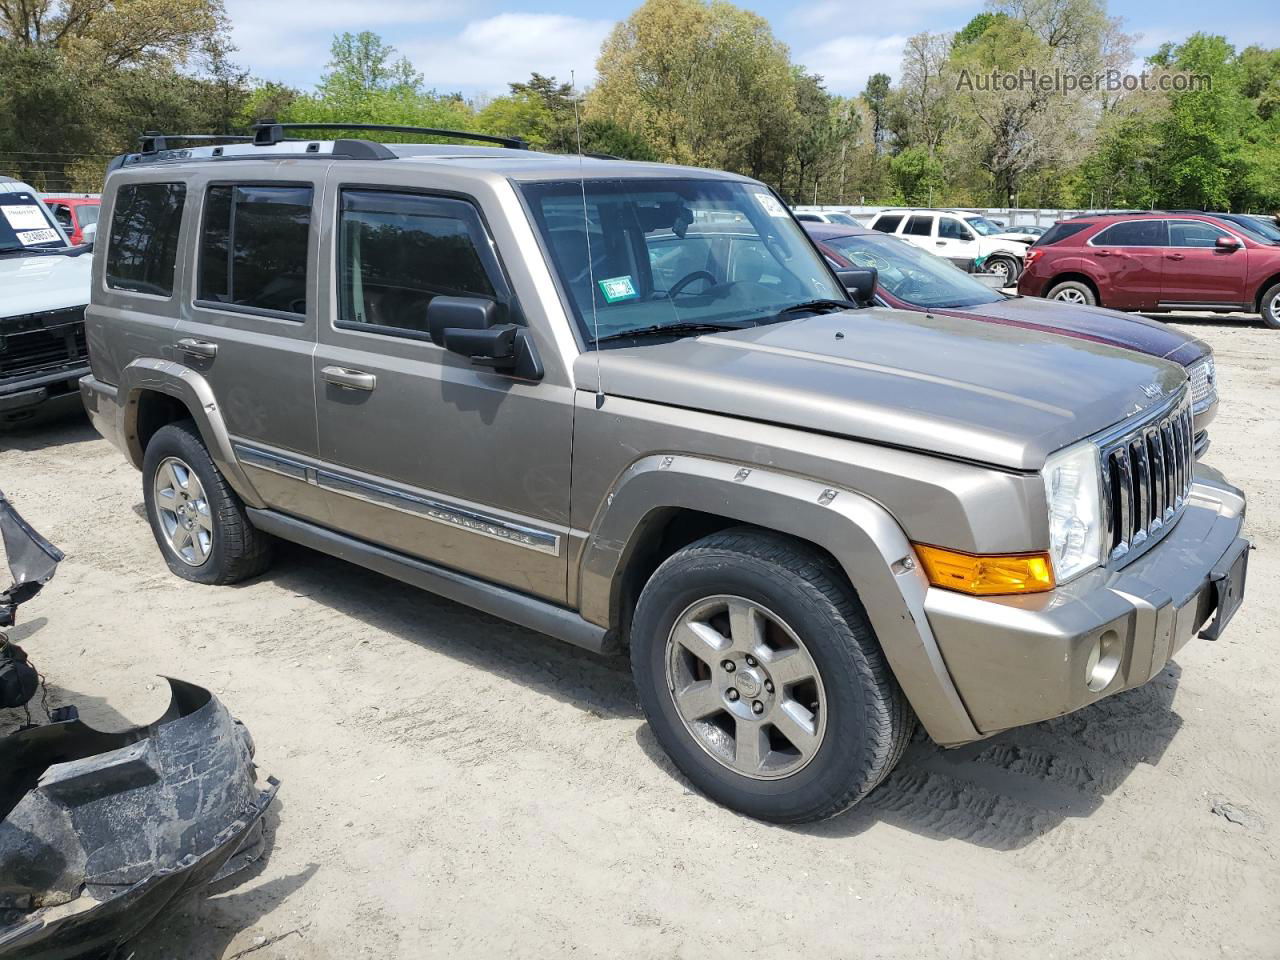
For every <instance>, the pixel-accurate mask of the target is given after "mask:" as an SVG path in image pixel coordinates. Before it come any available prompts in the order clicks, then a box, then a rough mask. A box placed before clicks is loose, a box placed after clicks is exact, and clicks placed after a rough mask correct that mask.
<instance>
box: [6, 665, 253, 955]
mask: <svg viewBox="0 0 1280 960" xmlns="http://www.w3.org/2000/svg"><path fill="white" fill-rule="evenodd" d="M169 686H170V689H171V694H172V697H171V701H170V704H169V708H168V710H166V711H165V713H164V715H163V716H162V717H161V718H160V719H159V720H157V721H156V722H155V723H152V724H150V725H148V726H145V727H137V728H134V729H132V730H126V731H123V732H121V733H104V732H102V731H98V730H94V729H93V728H91V727H89V726H87V725H85V724H84V723H82V722H80V721H79V720H78V719H72V720H67V721H63V722H55V723H50V724H46V725H44V726H37V727H29V728H27V729H25V730H22V731H19V732H18V733H15V734H11V735H10V736H8V737H5V738H3V739H0V960H19V958H20V960H71V958H77V957H95V956H101V955H110V954H111V952H112V951H113V950H114V949H115V948H117V947H119V946H120V945H121V944H123V943H125V942H126V941H128V940H129V939H131V938H132V937H133V936H135V935H136V934H137V933H138V932H139V931H140V930H142V928H143V927H145V926H146V925H147V924H148V923H150V922H151V920H152V919H154V918H155V916H156V915H157V914H158V913H160V912H161V911H162V910H163V909H165V908H166V907H167V906H169V905H170V904H171V903H172V902H174V901H175V899H177V898H178V897H179V896H181V895H182V894H184V893H186V892H188V891H190V890H193V889H195V888H198V887H200V886H203V885H205V884H207V883H209V882H211V881H212V880H214V879H220V878H221V877H222V876H225V875H226V873H227V872H228V871H227V869H225V868H227V867H234V866H243V865H244V863H246V862H248V861H247V860H246V859H245V858H244V857H242V856H238V855H239V854H241V851H242V850H246V849H248V848H250V847H251V846H252V845H253V844H254V843H255V842H257V841H258V840H259V838H260V832H261V823H260V821H261V818H262V815H263V814H264V813H265V812H266V809H267V807H268V806H269V805H270V803H271V800H272V798H273V797H274V796H275V793H276V789H277V786H278V784H277V782H276V781H275V780H274V779H272V778H268V780H267V782H266V785H265V787H262V788H260V787H259V785H258V784H257V776H256V772H255V767H254V763H253V759H252V754H253V749H252V743H251V741H250V739H249V736H248V734H247V732H246V731H245V730H244V728H243V727H242V726H241V725H240V724H239V723H237V722H236V721H235V720H234V719H232V717H231V715H230V714H229V713H228V712H227V710H226V708H225V707H223V706H222V704H221V703H220V702H219V701H218V700H217V698H216V697H214V696H213V694H211V693H210V692H209V691H207V690H205V689H203V688H201V687H197V686H194V685H192V684H189V683H184V682H182V681H180V680H172V679H171V680H169Z"/></svg>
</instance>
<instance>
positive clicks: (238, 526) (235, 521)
mask: <svg viewBox="0 0 1280 960" xmlns="http://www.w3.org/2000/svg"><path fill="white" fill-rule="evenodd" d="M162 471H165V472H164V473H163V475H161V474H162ZM193 480H194V483H193V482H192V481H193ZM184 481H185V482H184ZM175 491H176V494H175ZM142 493H143V499H144V501H145V503H146V508H147V520H148V522H150V524H151V532H152V533H153V534H154V535H155V538H156V543H157V545H159V547H160V552H161V553H162V554H163V555H164V559H165V562H166V563H167V564H168V565H169V569H170V570H172V571H173V572H174V573H176V574H177V575H178V576H180V577H182V578H183V579H184V580H191V581H193V582H195V583H207V584H216V585H221V584H229V583H238V582H239V581H241V580H246V579H248V578H249V577H254V576H257V575H258V574H260V573H262V572H263V571H264V570H266V569H267V567H268V566H269V565H270V563H271V540H270V538H269V537H268V536H267V535H266V534H264V533H262V532H260V531H259V530H257V529H255V527H254V526H253V524H252V523H251V522H250V521H249V517H248V514H246V513H245V508H244V503H243V502H241V500H240V498H239V497H238V496H237V495H236V492H235V491H234V490H232V489H231V487H230V486H229V485H228V484H227V481H226V479H225V478H224V477H223V476H222V474H221V473H220V472H219V471H218V468H217V467H216V466H214V464H213V460H212V459H211V458H210V457H209V451H208V450H206V449H205V445H204V441H202V440H201V439H200V434H199V432H198V431H197V430H196V427H195V424H194V423H192V422H191V421H190V420H183V421H181V422H179V423H170V424H168V425H166V426H163V427H161V428H160V429H159V430H157V431H156V433H155V435H154V436H153V437H152V438H151V442H150V443H148V444H147V449H146V452H145V453H144V454H143V458H142ZM169 507H172V508H173V509H169ZM184 530H185V535H184V532H183V531H184ZM179 543H185V546H183V547H182V548H179V546H178V545H177V544H179Z"/></svg>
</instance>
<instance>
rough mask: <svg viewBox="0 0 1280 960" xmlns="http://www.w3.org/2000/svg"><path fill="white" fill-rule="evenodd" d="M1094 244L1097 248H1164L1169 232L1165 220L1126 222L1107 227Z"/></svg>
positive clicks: (1094, 240)
mask: <svg viewBox="0 0 1280 960" xmlns="http://www.w3.org/2000/svg"><path fill="white" fill-rule="evenodd" d="M1092 242H1093V245H1094V246H1095V247H1163V246H1167V245H1168V243H1169V232H1168V230H1167V229H1166V228H1165V221H1163V220H1126V221H1125V222H1124V223H1116V224H1112V225H1111V226H1109V227H1107V229H1105V230H1103V231H1102V232H1101V233H1100V234H1098V235H1097V236H1096V237H1094V238H1093V241H1092Z"/></svg>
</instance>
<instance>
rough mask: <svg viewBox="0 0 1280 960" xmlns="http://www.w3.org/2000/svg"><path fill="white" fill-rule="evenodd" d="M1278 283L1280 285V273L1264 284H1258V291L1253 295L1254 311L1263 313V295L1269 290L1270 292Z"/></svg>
mask: <svg viewBox="0 0 1280 960" xmlns="http://www.w3.org/2000/svg"><path fill="white" fill-rule="evenodd" d="M1277 283H1280V273H1275V274H1272V275H1271V276H1269V277H1267V278H1266V279H1265V280H1263V281H1262V283H1260V284H1258V290H1257V292H1256V293H1254V295H1253V309H1254V310H1256V311H1257V312H1259V313H1261V312H1262V295H1263V294H1264V293H1266V292H1267V291H1268V290H1270V289H1271V288H1272V287H1273V286H1275V285H1276V284H1277Z"/></svg>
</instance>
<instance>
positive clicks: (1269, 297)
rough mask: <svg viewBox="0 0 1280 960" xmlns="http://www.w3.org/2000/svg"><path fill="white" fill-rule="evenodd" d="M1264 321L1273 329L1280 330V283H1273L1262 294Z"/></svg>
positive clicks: (1261, 312) (1261, 311)
mask: <svg viewBox="0 0 1280 960" xmlns="http://www.w3.org/2000/svg"><path fill="white" fill-rule="evenodd" d="M1261 308H1262V309H1261V310H1259V311H1258V312H1259V313H1260V314H1261V316H1262V322H1263V323H1265V324H1266V325H1267V326H1268V327H1270V328H1271V329H1272V330H1280V283H1273V284H1272V285H1271V286H1270V287H1268V288H1267V289H1266V291H1265V292H1264V293H1263V294H1262V303H1261Z"/></svg>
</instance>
